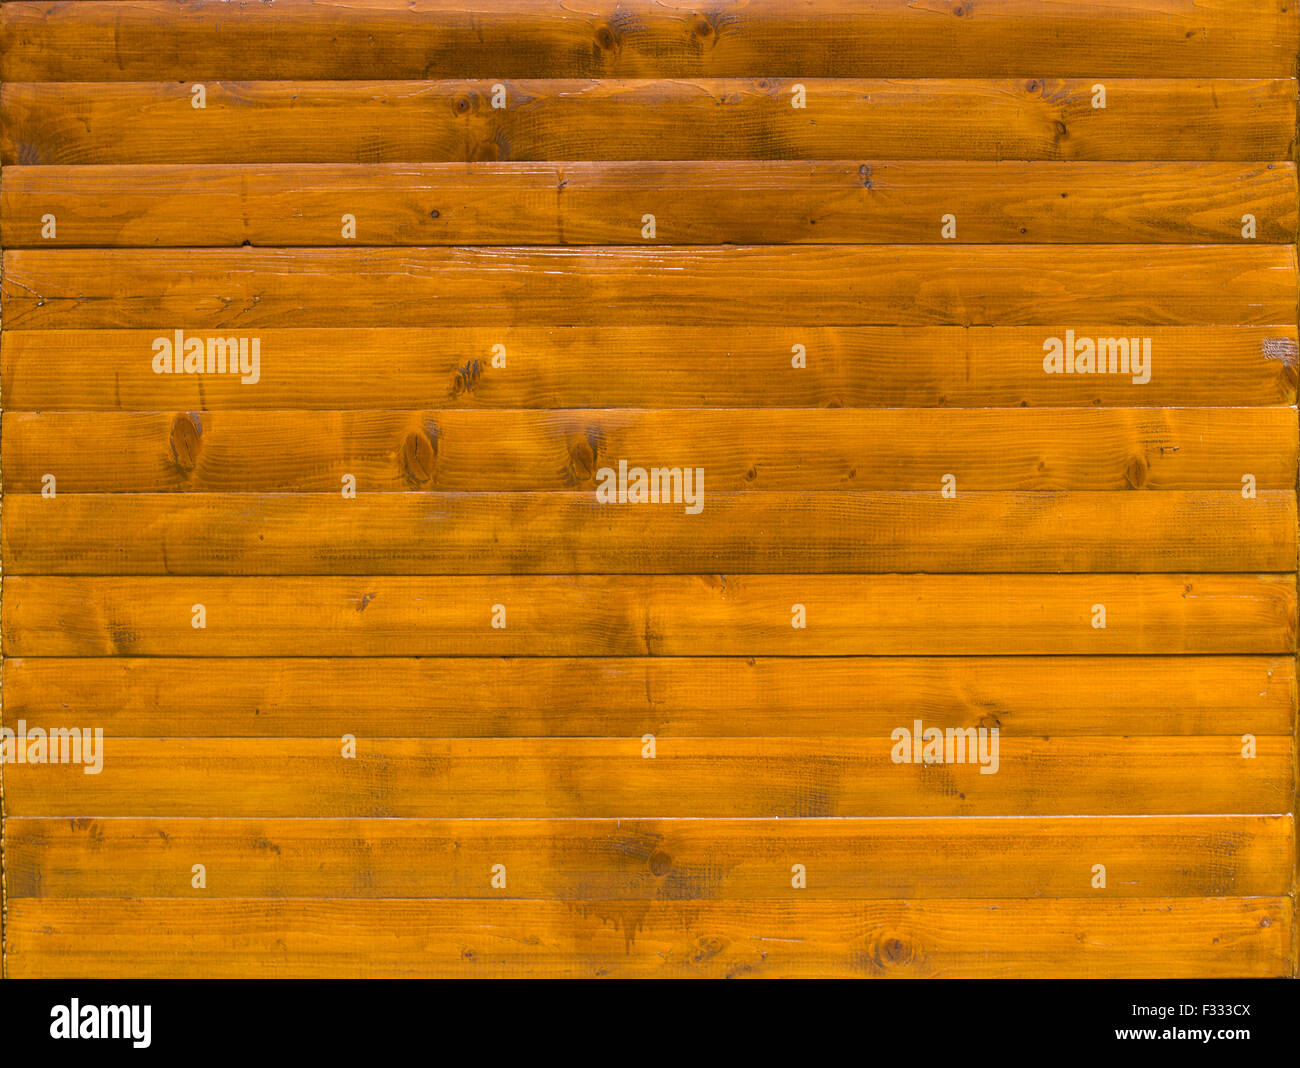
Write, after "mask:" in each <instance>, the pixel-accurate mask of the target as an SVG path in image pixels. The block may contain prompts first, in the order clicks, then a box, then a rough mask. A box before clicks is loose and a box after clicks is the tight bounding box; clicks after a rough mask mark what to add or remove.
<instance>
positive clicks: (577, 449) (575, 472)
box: [569, 434, 596, 485]
mask: <svg viewBox="0 0 1300 1068" xmlns="http://www.w3.org/2000/svg"><path fill="white" fill-rule="evenodd" d="M592 439H593V435H590V434H585V435H581V436H578V437H575V438H573V440H571V441H570V442H569V474H570V477H571V478H572V479H573V481H574V482H576V483H578V484H580V485H581V484H583V483H586V482H590V481H591V480H592V478H594V477H595V474H596V443H595V441H593V440H592Z"/></svg>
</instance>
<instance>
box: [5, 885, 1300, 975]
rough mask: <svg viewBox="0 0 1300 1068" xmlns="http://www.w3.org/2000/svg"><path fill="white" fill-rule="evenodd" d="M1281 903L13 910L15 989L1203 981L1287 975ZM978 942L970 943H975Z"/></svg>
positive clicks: (60, 904) (89, 904) (402, 904)
mask: <svg viewBox="0 0 1300 1068" xmlns="http://www.w3.org/2000/svg"><path fill="white" fill-rule="evenodd" d="M792 893H793V891H792ZM1293 923H1294V905H1293V902H1292V900H1291V899H1290V898H1288V897H1232V898H1219V897H1211V898H1193V899H1188V900H1181V901H1177V902H1171V901H1170V900H1169V899H1167V898H1164V897H1160V898H1154V899H1151V898H1138V899H1125V900H1114V901H1107V900H1102V901H1098V900H1091V901H1086V902H1085V901H1073V900H1070V901H1064V900H1061V899H1023V898H1020V899H1011V900H988V899H983V900H975V901H967V900H956V901H927V900H910V901H903V900H881V901H870V902H868V901H863V902H842V901H816V900H808V899H806V898H801V899H797V900H792V901H790V902H788V903H787V902H779V903H778V902H753V903H739V902H736V903H733V902H728V903H724V904H717V903H712V902H704V903H699V902H680V901H654V902H645V901H636V902H617V903H614V902H610V903H598V902H597V903H592V902H581V903H580V902H560V901H517V900H510V899H506V900H504V901H446V902H423V901H393V900H383V901H373V902H364V901H301V900H287V901H286V900H279V901H277V900H251V901H239V900H228V899H211V898H209V899H205V900H200V901H175V900H157V899H143V900H138V901H129V900H113V899H103V898H95V899H78V898H71V899H65V900H56V901H35V900H30V899H27V900H22V899H15V900H14V901H13V902H12V904H11V908H10V911H9V923H8V926H7V932H8V933H7V936H6V937H7V939H8V941H7V943H6V945H7V958H8V962H9V974H10V975H11V976H13V977H15V978H22V977H24V976H28V977H32V976H39V975H42V974H45V973H46V972H47V971H48V970H50V969H51V968H52V969H54V970H57V971H58V972H60V973H63V974H74V975H83V976H86V977H90V978H94V977H97V976H106V975H107V976H113V975H116V974H119V973H120V971H123V970H125V971H127V972H129V973H130V974H132V975H136V976H141V977H169V976H177V975H180V976H195V977H197V976H207V977H233V976H250V975H251V976H264V977H279V978H287V977H290V976H302V977H318V978H325V977H334V976H338V975H339V974H346V975H358V976H367V977H381V976H387V977H394V978H395V977H401V976H422V975H428V974H429V973H430V972H432V973H435V974H439V975H446V976H452V977H457V978H471V977H487V976H507V977H541V978H552V979H554V978H562V977H574V978H578V977H601V978H612V977H647V976H653V977H658V978H719V979H720V978H725V977H730V978H741V977H746V976H748V977H754V978H758V977H761V976H766V977H777V976H787V977H807V978H813V977H821V978H825V977H832V976H839V977H845V978H887V977H889V978H906V977H917V978H920V977H929V978H976V977H986V978H1010V977H1014V976H1023V975H1025V974H1032V975H1034V976H1037V977H1042V978H1064V977H1075V978H1141V977H1145V978H1198V979H1204V978H1215V977H1228V976H1235V977H1249V976H1253V977H1269V976H1272V977H1276V976H1280V975H1284V974H1286V972H1287V971H1288V969H1289V958H1288V954H1289V953H1290V946H1291V937H1292V924H1293ZM973 930H977V931H979V935H978V937H977V938H974V939H973V938H972V936H971V931H973Z"/></svg>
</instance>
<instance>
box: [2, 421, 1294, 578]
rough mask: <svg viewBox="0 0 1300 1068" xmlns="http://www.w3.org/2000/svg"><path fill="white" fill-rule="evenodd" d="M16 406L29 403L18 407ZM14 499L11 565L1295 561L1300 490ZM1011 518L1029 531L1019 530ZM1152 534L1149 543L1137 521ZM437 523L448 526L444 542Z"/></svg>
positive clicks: (481, 569) (574, 569) (1281, 566)
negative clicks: (650, 500) (670, 500)
mask: <svg viewBox="0 0 1300 1068" xmlns="http://www.w3.org/2000/svg"><path fill="white" fill-rule="evenodd" d="M11 418H12V417H11ZM703 502H704V509H703V511H701V512H700V513H699V514H697V515H690V514H688V513H687V511H686V508H685V506H684V505H677V506H673V505H671V504H669V505H657V506H656V505H651V506H648V507H632V506H630V505H626V506H624V505H604V504H601V503H600V502H599V501H597V500H596V499H595V497H594V495H593V494H590V493H522V494H521V493H514V494H501V493H451V494H447V493H363V494H361V496H359V497H358V498H356V499H355V500H349V499H345V498H343V497H342V496H341V494H338V493H334V494H311V495H305V496H304V495H297V494H294V495H253V494H225V493H223V494H203V495H195V494H156V493H145V494H106V495H100V494H94V495H69V494H59V496H57V497H54V498H45V497H41V496H39V495H35V494H33V495H21V494H10V495H9V496H8V497H7V498H6V499H5V507H4V513H3V520H4V560H5V572H6V573H7V574H10V575H56V574H63V575H104V574H114V575H121V574H140V575H150V574H153V575H158V574H169V575H313V574H314V575H328V574H339V573H340V572H342V573H345V574H356V575H398V574H413V575H419V574H460V575H466V574H488V575H490V574H551V573H553V572H555V571H556V570H563V571H565V572H568V573H574V574H593V573H605V574H619V573H627V574H674V573H691V574H697V573H699V572H701V571H708V570H710V569H718V570H725V571H726V572H727V573H729V574H733V573H734V574H746V573H762V572H778V573H805V572H820V571H829V572H845V573H858V572H900V571H930V572H959V573H960V572H985V571H1019V572H1046V571H1055V572H1061V571H1068V572H1088V571H1147V572H1154V571H1287V570H1290V569H1293V568H1294V567H1295V566H1296V497H1295V491H1294V490H1272V491H1269V490H1265V491H1261V492H1260V494H1259V495H1258V496H1257V497H1256V498H1255V499H1245V498H1243V497H1242V495H1241V493H1240V492H1238V491H1237V490H1227V491H1218V492H1195V493H1186V492H1180V491H1169V492H1163V493H979V492H976V493H960V494H959V495H958V496H957V497H956V498H955V499H944V498H943V497H941V495H940V494H939V492H938V490H937V489H936V490H935V492H933V493H876V492H864V491H858V490H854V491H848V492H843V491H837V490H825V491H817V492H806V493H793V492H791V493H784V492H767V491H763V490H751V491H748V492H723V493H719V494H716V495H715V494H713V493H712V492H710V493H708V494H706V495H705V497H704V498H703ZM1008 530H1014V531H1015V537H1014V538H1009V537H1008V536H1007V531H1008ZM1135 531H1140V532H1141V536H1140V537H1134V532H1135ZM431 534H434V535H436V536H433V537H431V536H430V535H431Z"/></svg>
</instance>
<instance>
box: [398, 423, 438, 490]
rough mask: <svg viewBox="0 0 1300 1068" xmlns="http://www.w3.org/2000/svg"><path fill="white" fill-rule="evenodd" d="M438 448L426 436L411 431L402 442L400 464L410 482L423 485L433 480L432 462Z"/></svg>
mask: <svg viewBox="0 0 1300 1068" xmlns="http://www.w3.org/2000/svg"><path fill="white" fill-rule="evenodd" d="M437 455H438V447H437V446H436V445H435V444H434V442H433V440H432V438H431V437H430V436H429V435H428V434H421V433H420V432H419V431H417V430H412V431H411V432H410V433H409V434H407V435H406V440H405V441H403V442H402V464H403V465H404V466H405V468H406V477H407V478H409V479H410V480H411V481H412V482H417V483H425V482H428V481H429V480H430V479H431V478H433V461H434V458H435V457H436V456H437Z"/></svg>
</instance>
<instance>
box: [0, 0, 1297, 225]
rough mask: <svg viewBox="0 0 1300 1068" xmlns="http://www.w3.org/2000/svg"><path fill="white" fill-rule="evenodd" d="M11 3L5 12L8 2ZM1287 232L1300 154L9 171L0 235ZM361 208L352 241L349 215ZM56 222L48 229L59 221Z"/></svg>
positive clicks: (0, 199)
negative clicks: (1245, 159) (1250, 226)
mask: <svg viewBox="0 0 1300 1068" xmlns="http://www.w3.org/2000/svg"><path fill="white" fill-rule="evenodd" d="M0 10H2V9H0ZM647 213H649V214H651V215H653V216H654V218H655V239H656V240H657V241H659V242H662V243H665V244H671V245H689V244H702V245H721V244H835V243H845V244H867V243H871V242H902V243H909V244H910V243H938V242H940V241H943V240H945V237H944V236H943V225H942V219H943V217H944V216H945V215H947V214H952V215H953V216H955V218H956V219H957V227H956V231H955V235H954V237H953V238H952V239H953V240H956V241H958V242H961V243H976V244H985V243H988V244H997V243H1009V244H1032V243H1035V242H1056V241H1060V242H1076V243H1077V242H1090V243H1094V244H1100V243H1106V242H1116V243H1139V242H1153V243H1161V244H1163V243H1170V242H1231V241H1239V240H1246V238H1243V236H1242V231H1243V224H1242V218H1243V216H1245V215H1247V214H1249V215H1251V216H1253V218H1254V219H1255V229H1254V236H1253V237H1252V238H1251V239H1252V240H1256V241H1261V242H1285V243H1292V242H1294V241H1295V236H1296V179H1295V168H1294V165H1293V164H1291V163H1264V164H1240V163H1081V162H1074V163H1055V162H1035V163H1019V162H1006V163H964V162H954V161H934V160H925V161H917V162H906V161H905V162H894V161H885V162H878V161H871V162H861V161H856V160H855V161H849V162H813V163H799V162H791V161H768V162H757V163H756V162H745V163H741V162H734V161H714V162H676V163H672V162H670V163H653V162H638V163H604V162H602V163H580V162H579V163H567V164H563V165H557V164H553V163H496V164H491V163H479V164H445V163H444V164H436V163H435V164H424V165H413V164H385V165H372V166H367V165H359V164H357V165H338V164H304V165H294V164H286V165H281V166H272V167H267V166H257V165H243V166H239V165H235V166H209V167H186V166H179V165H171V164H160V165H153V166H140V167H129V166H81V167H8V168H5V170H4V173H3V174H2V175H0V244H3V245H4V247H7V248H41V247H78V246H108V247H112V246H121V247H130V246H139V247H143V248H161V247H167V246H193V247H201V246H221V245H224V246H238V245H245V244H252V245H260V246H310V245H352V244H356V245H426V246H427V245H498V244H499V245H530V244H537V245H584V244H589V245H591V244H594V245H624V244H625V245H634V244H640V243H644V241H645V237H644V236H643V231H644V230H645V223H644V218H645V215H646V214H647ZM345 214H350V215H352V216H353V217H354V218H355V220H356V228H355V236H354V237H349V238H345V237H343V227H342V226H341V222H342V218H343V216H344V215H345ZM49 215H53V216H54V218H55V226H54V229H53V231H52V232H51V229H50V227H49V225H48V216H49Z"/></svg>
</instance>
